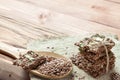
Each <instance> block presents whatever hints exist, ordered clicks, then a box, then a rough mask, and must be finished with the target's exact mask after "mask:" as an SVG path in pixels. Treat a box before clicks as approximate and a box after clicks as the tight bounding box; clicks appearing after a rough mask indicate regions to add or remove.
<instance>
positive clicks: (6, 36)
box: [0, 0, 120, 48]
mask: <svg viewBox="0 0 120 80" xmlns="http://www.w3.org/2000/svg"><path fill="white" fill-rule="evenodd" d="M89 32H108V33H114V34H117V35H118V36H119V38H120V0H87V1H86V0H0V41H1V42H4V43H6V44H9V45H12V46H15V47H21V48H26V44H27V42H29V41H30V40H34V39H39V38H42V37H49V36H62V35H77V34H86V33H89Z"/></svg>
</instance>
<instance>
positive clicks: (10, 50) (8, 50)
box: [0, 42, 26, 59]
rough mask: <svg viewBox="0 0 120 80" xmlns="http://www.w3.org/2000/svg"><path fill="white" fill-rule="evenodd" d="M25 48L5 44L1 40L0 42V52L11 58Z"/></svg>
mask: <svg viewBox="0 0 120 80" xmlns="http://www.w3.org/2000/svg"><path fill="white" fill-rule="evenodd" d="M25 51H26V49H23V48H16V47H14V46H11V45H8V44H5V43H3V42H0V53H2V54H4V55H6V56H9V57H11V58H13V59H16V58H18V57H19V55H20V54H21V53H20V52H25Z"/></svg>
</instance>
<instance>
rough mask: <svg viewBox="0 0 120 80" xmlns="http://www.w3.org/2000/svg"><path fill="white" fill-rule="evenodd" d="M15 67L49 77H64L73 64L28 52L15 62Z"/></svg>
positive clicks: (61, 59) (62, 59)
mask: <svg viewBox="0 0 120 80" xmlns="http://www.w3.org/2000/svg"><path fill="white" fill-rule="evenodd" d="M14 65H17V66H21V67H23V69H25V70H28V71H29V70H37V71H38V72H40V73H42V74H44V75H48V76H52V77H54V76H62V75H64V74H66V73H68V72H69V71H70V69H71V67H72V63H71V62H70V61H69V60H66V59H64V58H55V57H50V56H38V54H36V53H35V52H33V51H28V52H27V53H26V54H24V55H21V56H20V58H19V59H17V60H15V61H14Z"/></svg>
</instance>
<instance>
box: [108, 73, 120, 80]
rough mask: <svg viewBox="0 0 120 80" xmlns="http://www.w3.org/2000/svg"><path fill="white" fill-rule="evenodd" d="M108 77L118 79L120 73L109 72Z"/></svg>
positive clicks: (113, 79) (119, 78)
mask: <svg viewBox="0 0 120 80" xmlns="http://www.w3.org/2000/svg"><path fill="white" fill-rule="evenodd" d="M110 77H111V80H120V74H119V73H116V72H113V73H111V75H110Z"/></svg>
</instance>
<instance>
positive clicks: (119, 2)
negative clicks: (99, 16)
mask: <svg viewBox="0 0 120 80" xmlns="http://www.w3.org/2000/svg"><path fill="white" fill-rule="evenodd" d="M106 1H109V2H112V3H116V4H120V0H106Z"/></svg>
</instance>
